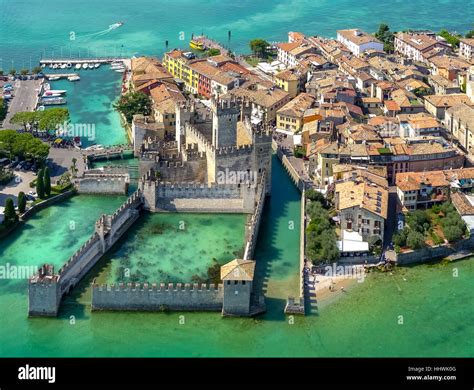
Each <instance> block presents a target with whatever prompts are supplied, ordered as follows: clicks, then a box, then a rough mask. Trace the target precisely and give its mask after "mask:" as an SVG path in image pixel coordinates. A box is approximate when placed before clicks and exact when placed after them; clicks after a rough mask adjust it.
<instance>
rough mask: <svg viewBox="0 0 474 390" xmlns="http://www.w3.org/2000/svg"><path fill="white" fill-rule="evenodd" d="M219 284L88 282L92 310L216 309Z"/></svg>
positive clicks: (219, 304)
mask: <svg viewBox="0 0 474 390" xmlns="http://www.w3.org/2000/svg"><path fill="white" fill-rule="evenodd" d="M223 296H224V294H223V287H222V285H218V286H215V285H209V286H208V285H205V284H203V285H198V284H181V283H178V284H176V285H175V284H166V285H165V284H164V283H161V284H159V285H157V284H156V283H153V284H148V283H144V284H133V283H128V284H122V283H121V284H118V285H97V284H93V285H92V310H130V311H134V310H140V311H167V310H179V311H220V310H222V304H223Z"/></svg>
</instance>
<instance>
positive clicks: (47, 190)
mask: <svg viewBox="0 0 474 390" xmlns="http://www.w3.org/2000/svg"><path fill="white" fill-rule="evenodd" d="M43 185H44V193H45V195H46V196H50V195H51V176H50V175H49V168H48V167H46V168H44V170H43Z"/></svg>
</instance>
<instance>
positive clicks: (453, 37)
mask: <svg viewBox="0 0 474 390" xmlns="http://www.w3.org/2000/svg"><path fill="white" fill-rule="evenodd" d="M438 35H439V36H440V37H443V38H444V39H446V42H448V43H449V44H450V45H451V46H453V47H459V43H460V42H461V41H460V38H462V35H459V34H451V33H450V32H449V31H448V30H446V29H443V30H441V31H440V32H439V33H438Z"/></svg>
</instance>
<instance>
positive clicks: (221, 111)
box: [211, 98, 240, 149]
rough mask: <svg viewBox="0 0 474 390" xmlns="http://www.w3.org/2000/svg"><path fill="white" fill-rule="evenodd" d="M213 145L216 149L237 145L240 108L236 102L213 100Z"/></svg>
mask: <svg viewBox="0 0 474 390" xmlns="http://www.w3.org/2000/svg"><path fill="white" fill-rule="evenodd" d="M211 110H212V144H213V145H214V147H215V148H216V149H218V148H222V147H226V146H236V145H237V122H238V121H239V119H240V106H239V104H238V103H237V102H236V101H235V100H219V99H215V98H213V99H212V100H211Z"/></svg>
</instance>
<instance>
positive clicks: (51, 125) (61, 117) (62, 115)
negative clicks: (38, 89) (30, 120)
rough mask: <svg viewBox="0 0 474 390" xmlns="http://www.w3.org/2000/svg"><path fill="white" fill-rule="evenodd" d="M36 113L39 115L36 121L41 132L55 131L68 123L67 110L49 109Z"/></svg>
mask: <svg viewBox="0 0 474 390" xmlns="http://www.w3.org/2000/svg"><path fill="white" fill-rule="evenodd" d="M37 112H39V113H40V115H39V117H38V118H37V120H38V128H39V130H41V131H49V130H57V129H58V127H59V126H63V125H65V124H67V123H68V122H69V110H68V109H67V108H51V109H49V110H45V111H37Z"/></svg>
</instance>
